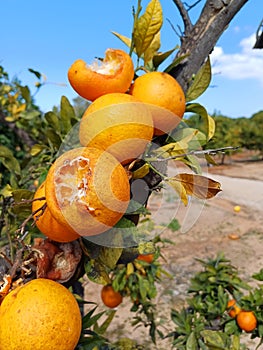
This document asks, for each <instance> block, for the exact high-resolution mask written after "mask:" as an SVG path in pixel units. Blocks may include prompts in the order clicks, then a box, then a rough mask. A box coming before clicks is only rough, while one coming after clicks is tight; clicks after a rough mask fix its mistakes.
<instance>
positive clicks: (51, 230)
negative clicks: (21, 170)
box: [32, 182, 80, 242]
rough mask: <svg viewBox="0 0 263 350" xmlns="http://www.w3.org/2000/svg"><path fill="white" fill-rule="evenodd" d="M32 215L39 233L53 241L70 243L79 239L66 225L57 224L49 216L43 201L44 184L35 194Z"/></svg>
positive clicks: (51, 216) (49, 213) (50, 215)
mask: <svg viewBox="0 0 263 350" xmlns="http://www.w3.org/2000/svg"><path fill="white" fill-rule="evenodd" d="M41 198H42V199H41ZM32 213H33V214H34V220H35V223H36V226H37V228H38V229H39V231H41V232H42V233H43V234H44V235H45V236H47V237H48V238H50V239H52V240H53V241H56V242H71V241H74V240H75V239H78V238H79V237H80V236H79V235H78V234H77V233H76V232H75V231H74V230H72V228H71V227H70V226H69V225H68V224H67V223H64V224H62V223H59V222H58V221H57V220H56V219H55V217H54V216H53V215H52V214H51V212H50V210H49V208H48V206H47V203H46V200H45V182H43V183H42V184H41V185H40V186H39V187H38V188H37V190H36V192H35V195H34V198H33V203H32Z"/></svg>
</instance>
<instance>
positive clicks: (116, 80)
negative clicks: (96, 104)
mask: <svg viewBox="0 0 263 350" xmlns="http://www.w3.org/2000/svg"><path fill="white" fill-rule="evenodd" d="M133 77H134V67H133V62H132V59H131V57H130V56H129V55H128V54H127V53H126V52H125V51H123V50H119V49H107V50H106V52H105V58H104V59H103V61H98V60H97V61H96V62H94V63H93V64H91V65H87V64H86V62H84V61H83V60H81V59H78V60H76V61H75V62H74V63H73V64H72V65H71V67H70V68H69V70H68V79H69V82H70V84H71V86H72V87H73V89H74V90H75V91H76V92H77V93H78V94H79V95H80V96H82V97H84V98H85V99H87V100H89V101H94V100H95V99H97V98H98V97H100V96H102V95H105V94H108V93H110V92H126V91H127V90H128V88H129V86H130V84H131V82H132V80H133Z"/></svg>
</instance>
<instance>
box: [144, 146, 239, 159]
mask: <svg viewBox="0 0 263 350" xmlns="http://www.w3.org/2000/svg"><path fill="white" fill-rule="evenodd" d="M238 148H239V147H232V146H228V147H221V148H215V149H205V150H200V151H190V152H187V153H181V154H178V155H176V156H171V157H166V158H145V161H146V162H153V161H154V162H166V161H168V160H172V159H178V158H183V157H187V156H192V155H203V154H216V153H217V152H225V151H227V150H233V151H234V150H237V149H238Z"/></svg>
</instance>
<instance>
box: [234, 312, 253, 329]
mask: <svg viewBox="0 0 263 350" xmlns="http://www.w3.org/2000/svg"><path fill="white" fill-rule="evenodd" d="M236 320H237V324H238V326H239V327H240V328H241V329H242V330H243V331H245V332H252V331H253V330H254V329H255V328H256V327H257V319H256V316H255V314H254V313H253V311H243V310H242V311H240V312H239V314H238V315H237V318H236Z"/></svg>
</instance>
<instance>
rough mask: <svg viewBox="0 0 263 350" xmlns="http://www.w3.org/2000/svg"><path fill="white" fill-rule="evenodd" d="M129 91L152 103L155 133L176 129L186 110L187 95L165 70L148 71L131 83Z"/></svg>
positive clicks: (141, 99)
mask: <svg viewBox="0 0 263 350" xmlns="http://www.w3.org/2000/svg"><path fill="white" fill-rule="evenodd" d="M129 93H130V94H131V95H132V96H134V97H136V98H137V99H138V100H140V101H142V102H144V103H149V104H150V105H151V111H152V117H153V123H154V135H162V134H164V133H167V132H169V131H171V130H172V129H174V128H175V127H176V126H177V125H178V124H179V123H180V120H181V118H182V117H183V115H184V112H185V106H186V101H185V95H184V92H183V90H182V88H181V86H180V85H179V84H178V82H177V81H176V80H175V79H174V78H173V77H172V76H171V75H169V74H167V73H164V72H150V73H146V74H144V75H142V76H140V77H138V78H137V79H135V81H134V83H133V84H132V85H131V88H130V91H129Z"/></svg>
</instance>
